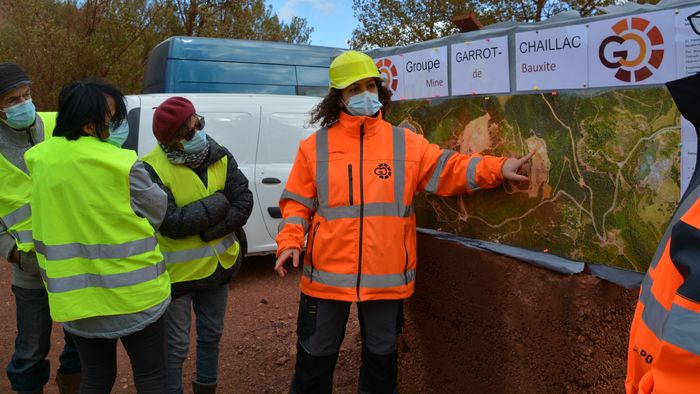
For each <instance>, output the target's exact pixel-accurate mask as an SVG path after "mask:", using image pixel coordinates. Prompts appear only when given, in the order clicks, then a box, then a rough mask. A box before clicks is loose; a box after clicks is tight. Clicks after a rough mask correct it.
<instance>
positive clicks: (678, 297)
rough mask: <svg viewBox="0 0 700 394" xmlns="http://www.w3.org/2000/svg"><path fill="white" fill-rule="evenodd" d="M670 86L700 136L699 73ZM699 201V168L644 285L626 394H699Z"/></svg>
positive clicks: (632, 336)
mask: <svg viewBox="0 0 700 394" xmlns="http://www.w3.org/2000/svg"><path fill="white" fill-rule="evenodd" d="M666 86H667V87H668V90H669V91H670V92H671V95H672V96H673V100H674V101H675V102H676V106H677V107H678V110H679V111H680V112H681V114H682V115H683V116H684V117H685V118H686V119H688V120H689V121H690V122H691V123H692V124H693V126H695V130H696V132H697V131H700V73H698V74H695V75H693V76H690V77H686V78H682V79H679V80H676V81H671V82H669V83H667V84H666ZM699 198H700V172H698V167H697V166H696V169H695V172H694V174H693V177H692V178H691V180H690V184H689V185H688V189H687V190H686V192H685V193H684V195H683V197H682V198H681V201H680V204H679V205H678V208H677V209H676V212H675V213H674V214H673V217H672V218H671V222H670V223H669V225H668V227H667V228H666V232H665V233H664V235H663V238H662V239H661V242H660V243H659V246H658V248H657V249H656V253H655V255H654V259H653V260H652V262H651V264H650V265H649V271H648V272H647V275H646V276H645V277H644V281H643V282H642V288H641V290H640V293H639V301H638V302H637V309H636V311H635V314H634V319H633V320H632V328H631V330H630V342H629V349H628V354H627V379H626V380H625V391H626V393H627V394H633V393H644V394H648V393H654V394H664V393H669V394H685V393H688V394H690V393H698V392H700V200H699Z"/></svg>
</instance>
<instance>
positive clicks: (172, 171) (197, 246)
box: [143, 146, 240, 283]
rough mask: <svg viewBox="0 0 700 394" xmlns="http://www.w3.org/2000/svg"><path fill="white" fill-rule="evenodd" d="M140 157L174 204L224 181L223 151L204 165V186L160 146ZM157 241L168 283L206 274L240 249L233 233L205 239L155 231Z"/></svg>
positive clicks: (233, 257) (210, 190)
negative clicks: (167, 275) (207, 165)
mask: <svg viewBox="0 0 700 394" xmlns="http://www.w3.org/2000/svg"><path fill="white" fill-rule="evenodd" d="M143 160H144V161H145V162H146V163H148V164H149V165H151V167H152V168H153V170H154V171H155V172H156V173H157V174H158V177H159V178H160V180H161V182H163V185H165V186H167V187H168V188H169V189H170V190H171V192H172V193H173V197H174V198H175V203H176V204H177V206H178V207H182V206H185V205H187V204H189V203H192V202H194V201H197V200H200V199H202V198H204V197H207V196H210V195H212V194H214V193H215V192H216V191H218V190H223V189H224V186H225V185H226V176H227V167H228V157H227V156H226V155H224V156H223V157H222V158H221V159H219V160H218V161H216V162H215V163H214V164H212V165H211V166H209V167H208V168H207V185H206V186H204V183H203V182H202V180H201V179H199V177H198V176H197V174H196V173H195V172H194V171H192V169H190V168H189V167H187V166H185V165H175V164H172V163H171V162H170V161H169V160H168V158H167V156H166V155H165V152H163V149H161V147H160V146H156V147H155V148H153V150H152V151H151V152H149V153H148V154H147V155H146V156H144V158H143ZM158 242H159V244H160V248H161V250H162V251H163V256H164V257H165V262H166V266H167V269H168V273H170V280H171V282H172V283H179V282H185V281H192V280H198V279H202V278H207V277H209V276H211V275H212V274H213V273H214V271H216V267H217V265H218V264H221V266H222V267H224V268H231V267H232V266H233V265H234V264H235V263H236V261H237V259H238V253H239V252H240V246H239V243H238V240H237V239H236V236H235V234H234V233H230V234H228V235H226V236H224V237H221V238H218V239H214V240H212V241H209V242H204V241H202V238H201V237H200V236H199V235H193V236H188V237H185V238H180V239H173V238H169V237H166V236H163V235H162V234H160V233H158Z"/></svg>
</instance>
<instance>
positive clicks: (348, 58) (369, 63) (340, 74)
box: [328, 51, 384, 89]
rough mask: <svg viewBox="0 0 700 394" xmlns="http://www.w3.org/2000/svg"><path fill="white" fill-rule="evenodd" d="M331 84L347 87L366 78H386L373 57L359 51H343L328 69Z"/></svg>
mask: <svg viewBox="0 0 700 394" xmlns="http://www.w3.org/2000/svg"><path fill="white" fill-rule="evenodd" d="M328 77H329V80H330V86H331V88H334V89H345V88H347V87H348V86H350V85H352V84H353V83H355V82H357V81H359V80H361V79H365V78H381V79H384V78H383V77H382V76H381V74H379V70H378V69H377V65H375V64H374V60H372V58H371V57H369V56H367V55H365V54H364V53H362V52H358V51H347V52H343V53H342V54H341V55H340V56H338V57H336V58H335V59H333V62H332V63H331V66H330V68H329V69H328Z"/></svg>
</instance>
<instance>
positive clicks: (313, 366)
mask: <svg viewBox="0 0 700 394" xmlns="http://www.w3.org/2000/svg"><path fill="white" fill-rule="evenodd" d="M328 73H329V77H330V89H329V92H328V95H326V97H325V98H324V99H323V101H321V102H320V103H319V104H318V106H317V107H316V108H315V109H314V110H313V111H312V112H311V123H317V122H318V123H320V126H321V127H322V128H321V129H320V130H318V131H317V132H316V133H314V134H313V135H311V136H310V137H309V138H308V139H306V140H304V141H302V142H301V143H300V145H299V151H298V153H297V156H296V159H295V161H294V165H293V167H292V171H291V173H290V174H289V180H288V181H287V184H286V186H285V189H284V192H283V193H282V196H281V197H280V208H281V209H282V216H283V218H284V219H283V220H282V223H281V224H280V228H281V230H280V232H279V234H278V235H277V238H276V241H277V256H278V257H277V262H276V264H275V270H276V271H277V273H278V274H279V275H280V276H284V275H285V274H286V269H285V268H284V263H285V262H286V261H287V260H288V259H291V260H292V262H293V265H294V267H297V266H298V265H299V255H300V252H301V248H302V246H303V245H304V241H305V238H306V236H307V233H308V241H307V242H306V253H305V258H304V262H303V264H304V266H303V272H302V276H301V293H302V294H301V299H300V302H299V316H298V320H297V356H296V365H295V372H294V378H293V381H292V388H291V391H292V392H293V393H297V394H301V393H331V392H332V386H333V373H334V370H335V364H336V361H337V359H338V353H339V351H340V345H341V343H342V342H343V337H344V336H345V325H346V323H347V321H348V314H349V312H350V306H351V305H352V303H353V302H355V303H357V310H358V316H359V320H360V329H361V334H362V365H361V367H360V378H359V384H358V386H359V387H358V392H359V393H375V394H376V393H386V394H391V393H395V392H396V390H397V385H396V382H397V370H398V347H397V341H398V335H399V332H400V331H401V325H402V321H403V300H404V299H406V298H408V297H410V296H411V295H412V294H413V288H414V284H415V278H416V264H417V258H416V238H417V236H416V215H415V210H414V207H413V198H414V194H415V193H417V192H420V191H428V192H431V193H435V194H437V195H441V196H449V195H456V194H462V193H471V192H474V191H477V190H479V189H489V188H494V187H496V186H498V185H500V184H501V183H502V182H503V181H505V180H511V181H516V182H517V181H526V180H527V177H526V176H524V175H523V174H520V173H519V172H521V171H524V170H525V168H523V167H524V165H525V164H526V163H527V162H528V160H530V158H531V157H532V156H533V154H534V153H535V152H534V151H533V152H530V153H529V154H527V155H525V156H524V157H522V158H519V159H516V158H508V159H507V158H505V157H496V156H486V155H480V154H478V153H474V154H468V155H467V154H460V153H458V152H454V151H451V150H447V149H445V150H443V149H440V147H439V146H437V145H434V144H430V143H429V142H428V141H427V140H426V139H425V138H424V137H423V136H422V135H420V134H417V133H414V132H411V131H410V130H407V129H404V128H401V127H393V126H392V125H391V124H390V123H389V122H387V121H386V120H384V117H385V116H386V113H387V112H388V110H389V107H390V104H391V91H389V90H388V88H386V87H385V86H382V77H381V74H380V73H379V71H378V70H377V66H376V65H375V64H374V61H373V60H372V58H371V57H369V56H367V55H366V54H364V53H361V52H357V51H347V52H344V53H343V54H341V55H339V56H338V57H337V58H335V59H334V60H333V62H332V63H331V65H330V68H329V69H328Z"/></svg>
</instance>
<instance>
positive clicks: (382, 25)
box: [349, 0, 658, 50]
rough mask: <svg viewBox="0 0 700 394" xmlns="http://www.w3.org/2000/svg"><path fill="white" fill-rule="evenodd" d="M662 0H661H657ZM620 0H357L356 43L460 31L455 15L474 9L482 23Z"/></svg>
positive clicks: (396, 42)
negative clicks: (454, 19)
mask: <svg viewBox="0 0 700 394" xmlns="http://www.w3.org/2000/svg"><path fill="white" fill-rule="evenodd" d="M652 1H658V0H652ZM616 2H618V1H616V0H571V1H560V0H461V1H458V0H443V1H433V0H353V2H352V9H353V12H354V14H355V17H356V18H357V20H358V21H359V26H358V27H357V28H355V30H353V32H352V39H351V40H350V42H349V44H350V47H351V48H354V49H360V50H367V49H372V48H378V47H392V46H403V45H409V44H413V43H416V42H422V41H428V40H432V39H436V38H440V37H445V36H449V35H452V34H456V33H459V30H458V29H457V27H456V26H455V25H454V23H452V19H453V18H454V17H456V16H461V15H465V14H470V13H473V14H475V15H476V16H478V17H479V20H480V21H481V23H482V24H484V25H488V24H492V23H497V22H504V21H518V22H537V21H541V20H544V19H547V18H549V17H551V16H553V15H555V14H558V13H560V12H563V11H576V12H578V13H579V14H580V15H581V16H590V15H595V14H596V13H597V12H598V11H597V7H600V6H606V5H610V4H614V3H616Z"/></svg>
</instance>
